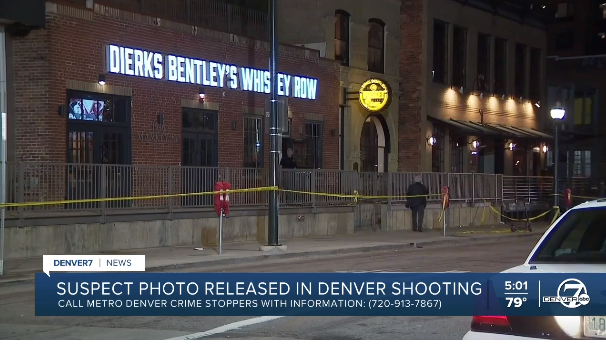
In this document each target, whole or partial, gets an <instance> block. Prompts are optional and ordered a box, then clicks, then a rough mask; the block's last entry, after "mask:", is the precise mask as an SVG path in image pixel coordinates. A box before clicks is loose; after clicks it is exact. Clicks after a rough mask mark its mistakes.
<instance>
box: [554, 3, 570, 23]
mask: <svg viewBox="0 0 606 348" xmlns="http://www.w3.org/2000/svg"><path fill="white" fill-rule="evenodd" d="M555 17H556V18H557V19H565V18H572V17H574V2H572V1H569V2H562V3H559V4H558V10H557V12H556V14H555Z"/></svg>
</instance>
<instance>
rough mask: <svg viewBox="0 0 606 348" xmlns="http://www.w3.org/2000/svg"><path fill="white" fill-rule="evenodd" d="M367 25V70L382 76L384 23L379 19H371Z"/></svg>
mask: <svg viewBox="0 0 606 348" xmlns="http://www.w3.org/2000/svg"><path fill="white" fill-rule="evenodd" d="M369 24H370V29H369V30H368V70H369V71H372V72H376V73H380V74H382V73H384V72H385V64H384V56H385V23H383V22H382V21H381V20H379V19H371V20H370V21H369Z"/></svg>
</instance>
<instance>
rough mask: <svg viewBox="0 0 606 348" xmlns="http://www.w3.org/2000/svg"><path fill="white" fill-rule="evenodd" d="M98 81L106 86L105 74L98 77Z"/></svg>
mask: <svg viewBox="0 0 606 348" xmlns="http://www.w3.org/2000/svg"><path fill="white" fill-rule="evenodd" d="M97 83H98V84H99V85H100V86H105V75H103V74H100V75H99V77H98V78H97Z"/></svg>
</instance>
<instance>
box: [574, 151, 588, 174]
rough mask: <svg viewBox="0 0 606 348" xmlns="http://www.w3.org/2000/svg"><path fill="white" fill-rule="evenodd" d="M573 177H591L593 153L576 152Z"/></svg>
mask: <svg viewBox="0 0 606 348" xmlns="http://www.w3.org/2000/svg"><path fill="white" fill-rule="evenodd" d="M572 176H574V177H581V178H583V177H584V178H587V177H590V176H591V151H575V152H574V163H573V166H572Z"/></svg>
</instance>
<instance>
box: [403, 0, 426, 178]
mask: <svg viewBox="0 0 606 348" xmlns="http://www.w3.org/2000/svg"><path fill="white" fill-rule="evenodd" d="M423 3H424V1H423V0H406V1H402V6H401V7H400V16H401V20H400V35H401V44H400V77H401V82H400V93H401V96H400V110H399V118H398V129H400V131H399V134H398V143H399V145H398V171H411V172H416V171H420V170H421V148H420V146H419V144H420V143H421V141H420V138H421V137H422V136H421V132H422V128H421V126H422V120H423V118H422V112H421V111H422V98H423V84H422V73H421V72H422V71H423V56H422V55H423Z"/></svg>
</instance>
